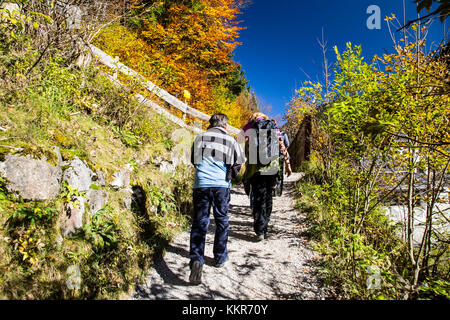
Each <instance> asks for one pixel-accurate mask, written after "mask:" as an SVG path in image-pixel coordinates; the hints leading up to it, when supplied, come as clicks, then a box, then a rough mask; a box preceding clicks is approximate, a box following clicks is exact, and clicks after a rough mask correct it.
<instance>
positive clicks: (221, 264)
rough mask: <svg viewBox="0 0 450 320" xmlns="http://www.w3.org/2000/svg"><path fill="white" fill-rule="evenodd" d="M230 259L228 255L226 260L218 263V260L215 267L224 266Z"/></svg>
mask: <svg viewBox="0 0 450 320" xmlns="http://www.w3.org/2000/svg"><path fill="white" fill-rule="evenodd" d="M227 261H228V257H227V258H226V259H225V261H224V262H222V263H218V262H216V264H215V265H214V267H216V268H222V267H223V266H224V265H225V263H226V262H227Z"/></svg>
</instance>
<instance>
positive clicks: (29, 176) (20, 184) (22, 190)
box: [0, 155, 61, 200]
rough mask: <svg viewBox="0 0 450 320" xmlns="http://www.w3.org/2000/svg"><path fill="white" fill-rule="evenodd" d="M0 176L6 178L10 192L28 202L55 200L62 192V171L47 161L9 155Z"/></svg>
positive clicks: (0, 166) (1, 164) (0, 169)
mask: <svg viewBox="0 0 450 320" xmlns="http://www.w3.org/2000/svg"><path fill="white" fill-rule="evenodd" d="M0 175H1V176H3V177H4V178H6V181H7V183H6V189H7V191H8V192H17V193H18V194H19V195H20V196H21V197H22V198H24V199H26V200H49V199H54V198H56V196H57V195H58V193H59V190H60V186H59V180H60V179H61V173H60V171H59V170H58V168H56V167H54V166H52V165H50V164H49V163H47V162H45V161H41V160H34V159H30V158H27V157H21V156H15V155H7V156H6V158H5V161H4V162H0Z"/></svg>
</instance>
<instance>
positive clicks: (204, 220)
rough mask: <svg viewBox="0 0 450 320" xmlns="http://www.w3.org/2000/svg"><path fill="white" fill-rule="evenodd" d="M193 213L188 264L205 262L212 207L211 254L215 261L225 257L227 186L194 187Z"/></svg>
mask: <svg viewBox="0 0 450 320" xmlns="http://www.w3.org/2000/svg"><path fill="white" fill-rule="evenodd" d="M193 197H194V215H193V217H192V218H193V219H192V228H191V241H190V251H189V257H190V262H189V265H190V266H192V263H194V261H200V263H201V264H204V263H205V258H204V255H205V240H206V232H207V231H208V226H209V212H210V209H211V207H212V208H213V215H214V221H215V223H216V231H215V237H214V247H213V254H214V260H216V262H217V263H223V262H225V260H226V259H227V255H228V251H227V241H228V208H229V206H230V189H229V188H196V189H194V196H193Z"/></svg>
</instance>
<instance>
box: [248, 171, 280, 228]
mask: <svg viewBox="0 0 450 320" xmlns="http://www.w3.org/2000/svg"><path fill="white" fill-rule="evenodd" d="M276 177H277V176H276V175H270V176H265V175H260V174H259V173H256V174H255V175H254V176H253V177H251V178H250V184H251V186H252V192H253V230H254V231H255V233H256V234H257V235H263V234H265V233H266V232H267V226H268V224H269V221H270V215H271V214H272V203H273V201H272V197H273V187H274V186H275V184H276Z"/></svg>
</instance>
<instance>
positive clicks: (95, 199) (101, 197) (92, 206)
mask: <svg viewBox="0 0 450 320" xmlns="http://www.w3.org/2000/svg"><path fill="white" fill-rule="evenodd" d="M86 195H87V197H88V199H89V200H88V205H89V210H90V212H91V215H94V214H96V213H97V212H98V211H99V210H101V209H103V208H104V207H105V205H106V203H107V202H108V193H107V192H106V191H104V190H94V189H91V190H89V191H88V192H87V194H86Z"/></svg>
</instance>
